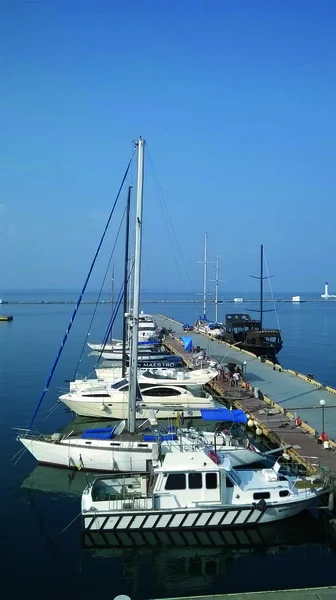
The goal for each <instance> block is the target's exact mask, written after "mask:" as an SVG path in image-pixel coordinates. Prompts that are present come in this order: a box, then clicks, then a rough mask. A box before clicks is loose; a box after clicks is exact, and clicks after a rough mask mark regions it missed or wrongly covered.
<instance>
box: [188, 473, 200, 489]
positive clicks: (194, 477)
mask: <svg viewBox="0 0 336 600" xmlns="http://www.w3.org/2000/svg"><path fill="white" fill-rule="evenodd" d="M188 486H189V489H190V490H200V489H201V488H202V473H189V475H188Z"/></svg>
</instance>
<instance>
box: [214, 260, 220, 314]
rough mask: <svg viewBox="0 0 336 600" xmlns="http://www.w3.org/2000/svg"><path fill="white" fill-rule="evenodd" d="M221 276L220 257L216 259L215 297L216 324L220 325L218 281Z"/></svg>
mask: <svg viewBox="0 0 336 600" xmlns="http://www.w3.org/2000/svg"><path fill="white" fill-rule="evenodd" d="M218 276H219V256H217V258H216V296H215V307H216V323H218V282H219V279H218Z"/></svg>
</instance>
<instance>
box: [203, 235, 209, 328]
mask: <svg viewBox="0 0 336 600" xmlns="http://www.w3.org/2000/svg"><path fill="white" fill-rule="evenodd" d="M207 238H208V234H207V233H205V234H204V273H203V319H206V293H207V285H206V284H207Z"/></svg>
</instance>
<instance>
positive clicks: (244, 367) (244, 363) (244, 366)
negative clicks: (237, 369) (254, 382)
mask: <svg viewBox="0 0 336 600" xmlns="http://www.w3.org/2000/svg"><path fill="white" fill-rule="evenodd" d="M243 372H244V375H246V360H244V362H243Z"/></svg>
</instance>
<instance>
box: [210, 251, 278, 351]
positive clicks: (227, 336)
mask: <svg viewBox="0 0 336 600" xmlns="http://www.w3.org/2000/svg"><path fill="white" fill-rule="evenodd" d="M252 277H255V276H252ZM255 279H259V280H260V308H259V313H260V315H259V319H251V317H250V315H248V314H246V313H244V314H241V313H237V314H236V313H230V314H227V315H225V326H224V328H223V333H222V335H221V336H220V337H221V339H223V340H224V341H226V342H228V343H230V344H234V345H236V346H237V347H239V348H241V349H242V350H247V351H248V352H252V353H253V354H255V355H256V356H263V357H265V358H267V359H269V360H272V361H273V362H277V359H276V355H277V354H278V352H280V350H281V348H282V346H283V343H282V338H281V331H280V329H264V328H263V314H264V312H265V311H264V309H263V295H264V290H263V284H264V279H267V278H266V277H264V246H263V245H261V247H260V276H259V277H255Z"/></svg>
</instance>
